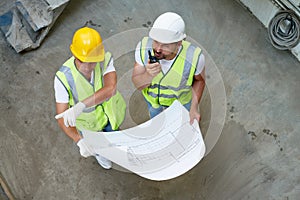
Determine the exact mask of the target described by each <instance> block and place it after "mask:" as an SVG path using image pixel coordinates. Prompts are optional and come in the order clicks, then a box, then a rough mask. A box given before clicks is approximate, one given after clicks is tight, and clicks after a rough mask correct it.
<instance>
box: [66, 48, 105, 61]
mask: <svg viewBox="0 0 300 200" xmlns="http://www.w3.org/2000/svg"><path fill="white" fill-rule="evenodd" d="M70 50H71V52H72V54H73V55H74V57H76V58H78V59H79V60H80V61H81V62H101V61H103V60H104V54H105V50H104V47H103V45H101V46H98V48H97V49H95V50H94V51H92V52H89V53H88V54H87V55H79V54H78V53H77V52H79V51H78V50H76V49H74V47H73V45H71V46H70ZM95 54H96V55H95Z"/></svg>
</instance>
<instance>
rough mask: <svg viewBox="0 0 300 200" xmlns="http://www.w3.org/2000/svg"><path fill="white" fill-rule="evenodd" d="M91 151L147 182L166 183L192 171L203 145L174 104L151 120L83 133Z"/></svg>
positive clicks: (184, 113) (196, 126) (195, 125)
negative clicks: (133, 125)
mask: <svg viewBox="0 0 300 200" xmlns="http://www.w3.org/2000/svg"><path fill="white" fill-rule="evenodd" d="M83 137H84V138H85V139H86V140H87V142H88V143H89V144H90V145H91V146H92V147H93V148H94V149H95V151H96V152H97V153H98V154H100V155H102V156H104V157H106V158H108V159H109V160H111V161H112V162H114V163H116V164H118V165H120V166H121V167H124V168H125V169H127V170H129V171H131V172H133V173H136V174H138V175H140V176H142V177H144V178H147V179H151V180H157V181H162V180H168V179H172V178H175V177H177V176H180V175H182V174H184V173H185V172H187V171H188V170H190V169H192V168H193V167H194V166H195V165H196V164H197V163H199V162H200V160H201V159H202V158H203V156H204V153H205V144H204V141H203V138H202V134H201V131H200V128H199V124H198V122H197V121H196V120H195V121H194V123H193V124H192V125H191V124H190V122H189V113H188V111H187V110H186V109H185V108H184V107H183V106H182V105H181V104H180V103H179V102H178V101H175V102H174V103H173V104H172V105H171V106H170V107H169V108H167V109H166V110H165V111H164V112H162V113H160V114H159V115H157V116H156V117H154V118H153V119H151V120H149V121H147V122H145V123H143V124H140V125H138V126H136V127H132V128H129V129H126V130H120V131H115V132H91V131H84V132H83Z"/></svg>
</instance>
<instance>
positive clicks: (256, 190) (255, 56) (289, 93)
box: [0, 0, 300, 200]
mask: <svg viewBox="0 0 300 200" xmlns="http://www.w3.org/2000/svg"><path fill="white" fill-rule="evenodd" d="M9 2H10V1H8V0H7V1H1V3H0V8H1V9H0V11H1V12H3V11H5V8H6V7H8V6H9V5H8V3H9ZM165 11H175V12H177V13H179V14H181V15H182V17H183V19H184V20H185V21H186V31H187V34H188V35H189V36H190V37H191V38H193V39H194V40H195V41H197V42H198V43H199V44H201V46H202V47H203V48H204V50H206V55H207V60H208V61H209V63H208V64H207V66H208V71H209V73H208V77H207V78H208V83H212V84H213V83H214V81H216V80H215V79H214V77H216V76H217V75H216V74H218V72H219V73H220V74H221V78H222V79H223V82H222V81H221V82H220V80H217V82H218V83H216V85H217V84H223V83H224V86H225V92H226V99H224V98H223V97H222V95H221V96H219V98H218V95H215V96H214V95H212V94H213V93H214V92H215V91H214V90H209V88H207V90H206V91H205V95H204V97H203V99H202V103H201V106H200V109H201V114H202V121H201V123H200V126H201V130H202V132H203V135H204V137H205V140H206V141H208V140H209V137H210V136H211V135H209V134H208V130H209V127H215V126H217V125H215V124H213V122H215V121H216V118H218V117H220V116H222V115H223V114H224V113H222V112H223V110H222V109H221V110H220V116H218V115H215V114H213V102H215V103H216V104H218V105H221V106H222V105H223V107H225V108H226V110H227V111H226V113H225V114H226V116H225V118H224V120H225V123H224V126H223V124H221V126H222V128H223V129H222V134H221V136H220V138H219V140H218V142H217V144H216V145H215V146H214V143H213V142H212V143H210V144H209V145H210V146H209V147H210V148H211V151H209V152H208V153H207V155H206V156H205V157H204V159H203V160H202V161H201V162H200V163H199V164H198V165H197V166H196V167H194V168H193V169H192V170H191V171H189V172H187V173H186V174H184V175H182V176H180V177H178V178H175V179H172V180H169V181H163V182H154V181H149V180H146V179H143V178H141V177H139V176H137V175H135V174H132V173H128V172H124V171H122V170H119V169H118V168H117V166H116V167H115V168H114V169H112V170H104V169H102V168H101V167H100V166H99V165H98V164H97V163H96V161H95V159H94V158H87V159H85V158H82V157H81V156H80V155H79V153H78V149H77V147H76V145H74V144H73V143H72V141H71V140H70V139H69V138H67V136H65V135H64V134H63V132H62V131H61V130H60V129H59V127H58V125H57V123H56V120H55V119H54V116H55V102H54V95H53V78H54V75H55V72H56V70H57V69H58V68H59V67H60V65H61V64H62V63H63V62H64V61H65V60H66V59H67V58H68V57H69V56H70V55H71V54H70V52H69V50H68V48H69V45H70V42H71V37H72V35H73V32H74V30H75V29H77V28H78V27H80V26H82V25H83V24H84V23H85V22H86V21H89V20H92V21H93V22H94V23H95V24H97V25H98V26H95V27H94V28H96V29H97V30H99V31H100V33H101V35H102V37H103V38H104V39H106V40H108V41H109V39H111V38H114V35H115V34H120V33H124V32H126V31H129V30H133V29H137V28H145V27H148V26H151V24H152V22H153V20H154V19H155V18H156V17H157V16H158V15H159V14H161V13H163V12H165ZM138 32H140V31H138ZM127 33H128V32H127ZM123 35H126V34H123ZM139 39H140V38H137V37H133V36H132V37H130V38H129V39H128V41H127V40H126V41H125V40H124V41H123V42H124V43H118V44H117V45H120V49H121V48H123V47H124V46H125V47H126V44H127V42H134V43H135V42H137V41H138V40H139ZM108 49H109V48H108ZM133 50H134V46H130V47H128V50H127V51H126V53H125V54H122V53H119V52H118V48H115V47H114V48H113V50H111V51H112V52H113V54H114V55H116V54H118V56H116V57H115V59H116V60H115V65H116V69H117V71H118V78H119V80H120V81H123V82H124V83H127V84H123V87H122V86H120V88H119V90H120V91H121V93H123V94H124V95H125V96H127V97H128V95H130V98H129V101H128V107H129V109H128V115H127V118H126V121H125V122H124V124H123V125H122V126H123V128H128V127H131V126H133V125H134V123H141V122H143V121H145V120H147V114H146V110H145V109H146V107H145V104H144V102H143V101H142V100H141V96H140V93H139V92H136V91H134V92H132V90H131V87H132V86H131V85H130V84H131V83H130V79H129V77H130V76H129V74H130V70H131V69H132V67H133V63H134V58H133ZM0 52H1V53H0V55H1V65H0V68H1V72H2V73H1V74H0V85H1V90H0V116H1V120H0V129H1V134H0V155H1V162H0V172H1V174H2V175H3V177H4V178H5V180H6V182H7V183H8V185H9V187H10V189H11V191H12V193H13V195H14V196H15V197H16V199H25V200H27V199H35V200H40V199H49V200H50V199H72V200H73V199H89V200H90V199H108V200H110V199H120V200H121V199H122V200H123V199H130V200H148V199H172V200H173V199H175V200H176V199H178V200H181V199H209V200H215V199H236V200H240V199H276V200H277V199H278V200H285V199H289V200H290V199H299V195H300V151H299V143H300V134H299V132H300V105H299V99H300V95H299V94H300V89H299V88H300V87H299V85H300V80H299V77H300V66H299V62H298V60H297V59H296V58H295V57H294V56H293V55H292V54H291V53H290V52H288V51H279V50H276V49H275V48H273V47H272V45H271V44H270V42H269V41H268V36H267V31H266V29H265V28H264V27H263V25H262V24H261V23H260V22H259V21H258V20H257V19H256V18H255V17H254V16H252V15H251V14H250V13H249V12H248V11H247V10H246V9H245V8H244V7H243V6H242V5H241V4H239V3H238V2H237V1H233V0H224V1H218V0H210V1H206V0H183V1H175V0H165V1H158V0H153V1H145V0H139V1H138V0H136V1H125V0H121V1H117V0H110V1H101V0H73V1H71V2H70V3H69V5H68V6H67V7H66V9H65V10H64V12H63V14H62V15H61V16H60V17H59V18H58V20H57V21H56V23H55V25H54V26H53V27H52V29H51V31H50V33H49V34H48V35H47V38H46V39H45V40H44V42H43V43H42V45H41V47H40V48H39V49H37V50H34V51H30V52H27V53H22V54H17V53H15V51H14V50H13V49H12V48H11V47H9V45H8V43H7V42H6V40H5V38H4V36H3V35H1V37H0ZM214 67H217V68H216V69H214ZM124 85H125V86H124ZM211 88H212V89H213V88H214V87H211ZM220 92H221V93H222V91H220ZM214 112H215V111H214ZM218 122H222V119H220V121H218ZM212 134H214V133H212ZM215 136H216V135H215ZM215 139H218V138H215ZM0 198H1V197H0Z"/></svg>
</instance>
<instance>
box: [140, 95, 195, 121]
mask: <svg viewBox="0 0 300 200" xmlns="http://www.w3.org/2000/svg"><path fill="white" fill-rule="evenodd" d="M145 101H146V103H147V106H148V111H149V115H150V118H153V117H155V116H156V115H158V114H159V113H161V112H162V111H163V110H164V109H166V108H167V107H168V106H159V107H158V108H153V107H152V105H151V103H149V102H148V101H147V100H146V99H145ZM191 104H192V101H190V102H189V103H187V104H184V105H183V106H184V107H185V108H186V109H187V110H188V111H189V110H190V109H191Z"/></svg>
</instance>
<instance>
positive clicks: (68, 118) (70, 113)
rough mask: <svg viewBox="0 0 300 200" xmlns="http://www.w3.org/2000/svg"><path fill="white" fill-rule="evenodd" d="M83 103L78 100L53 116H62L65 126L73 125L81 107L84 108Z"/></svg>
mask: <svg viewBox="0 0 300 200" xmlns="http://www.w3.org/2000/svg"><path fill="white" fill-rule="evenodd" d="M85 107H86V106H85V104H84V103H82V102H78V103H77V104H75V106H73V107H72V108H69V109H68V110H66V111H65V112H62V113H60V114H58V115H56V116H55V119H59V118H62V117H63V118H64V124H65V126H66V127H69V126H75V125H76V123H75V122H76V118H77V117H78V116H79V115H80V114H81V113H82V111H83V109H85Z"/></svg>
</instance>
